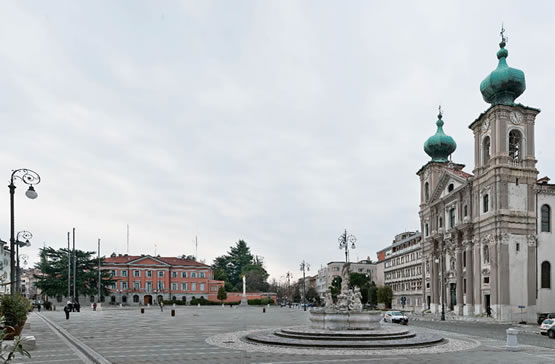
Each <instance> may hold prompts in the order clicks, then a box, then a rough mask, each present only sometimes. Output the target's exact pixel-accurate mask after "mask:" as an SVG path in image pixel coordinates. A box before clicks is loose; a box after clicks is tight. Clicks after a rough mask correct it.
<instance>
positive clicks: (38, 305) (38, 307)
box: [37, 302, 40, 312]
mask: <svg viewBox="0 0 555 364" xmlns="http://www.w3.org/2000/svg"><path fill="white" fill-rule="evenodd" d="M37 310H39V312H40V302H39V303H38V304H37Z"/></svg>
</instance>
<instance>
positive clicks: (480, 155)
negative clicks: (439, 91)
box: [417, 35, 555, 321]
mask: <svg viewBox="0 0 555 364" xmlns="http://www.w3.org/2000/svg"><path fill="white" fill-rule="evenodd" d="M499 46H500V49H499V51H498V52H497V58H498V66H497V68H496V69H495V70H494V71H493V72H491V73H490V75H488V76H487V77H486V78H485V79H484V81H482V83H481V84H480V91H481V93H482V96H483V98H484V100H485V101H486V102H487V103H489V104H490V106H489V108H488V109H487V110H486V111H484V112H483V113H481V114H480V115H479V116H478V118H477V119H476V120H474V121H473V122H472V123H471V124H470V126H469V128H470V129H471V130H472V133H473V136H474V169H473V171H472V173H468V172H465V171H463V169H464V167H465V166H464V165H463V164H458V163H454V162H452V161H451V160H450V156H451V155H452V153H453V152H454V151H455V149H456V143H455V141H454V140H453V138H451V137H450V136H448V135H446V134H445V133H444V131H443V125H444V122H443V120H442V114H441V110H440V114H439V115H438V121H437V122H436V125H437V131H436V134H435V135H433V136H432V137H430V138H429V139H428V140H427V141H426V143H425V144H424V150H425V152H426V153H427V154H428V155H429V156H430V157H431V160H430V161H429V162H428V163H426V164H425V165H424V166H423V167H422V168H420V170H419V171H418V172H417V175H418V176H419V178H420V183H421V199H420V210H419V215H420V221H421V227H422V230H421V231H422V243H423V260H422V269H423V272H424V275H423V285H422V290H423V291H422V293H423V296H424V305H423V306H424V309H429V310H431V311H432V312H435V313H439V312H441V310H442V304H443V305H444V310H445V312H448V311H452V312H454V313H455V314H457V315H464V316H473V315H483V314H487V313H490V314H491V316H492V317H494V318H496V319H498V320H507V321H515V320H519V321H520V320H522V319H524V320H527V321H535V320H536V314H537V313H540V312H555V292H554V290H553V288H552V287H553V280H552V265H553V263H555V238H554V237H553V233H552V230H553V226H552V208H553V207H555V185H553V184H549V179H548V178H547V177H544V178H541V179H539V180H538V178H537V177H538V170H537V169H536V163H537V161H536V158H535V138H534V136H535V122H536V117H537V115H538V114H539V112H540V110H539V109H537V108H533V107H529V106H524V105H522V104H518V103H515V99H516V98H517V97H518V96H520V95H521V94H522V93H523V92H524V90H525V89H526V84H525V78H524V73H523V72H522V71H521V70H518V69H515V68H511V67H509V66H508V65H507V61H506V59H507V57H508V51H507V49H506V48H505V46H506V41H505V38H504V37H503V35H502V41H501V43H500V44H499Z"/></svg>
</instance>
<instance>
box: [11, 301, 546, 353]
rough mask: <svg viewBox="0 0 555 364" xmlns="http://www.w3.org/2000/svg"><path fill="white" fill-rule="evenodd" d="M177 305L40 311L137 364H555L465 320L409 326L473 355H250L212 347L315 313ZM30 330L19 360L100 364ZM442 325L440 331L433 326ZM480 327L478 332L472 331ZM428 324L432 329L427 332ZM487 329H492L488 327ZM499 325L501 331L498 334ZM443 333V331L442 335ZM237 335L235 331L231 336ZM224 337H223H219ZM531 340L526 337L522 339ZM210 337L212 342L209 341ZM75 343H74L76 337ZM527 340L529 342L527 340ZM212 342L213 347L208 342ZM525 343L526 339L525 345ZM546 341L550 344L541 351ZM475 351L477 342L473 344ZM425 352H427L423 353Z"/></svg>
mask: <svg viewBox="0 0 555 364" xmlns="http://www.w3.org/2000/svg"><path fill="white" fill-rule="evenodd" d="M170 310H171V308H170V307H166V308H165V309H164V312H160V310H159V309H158V308H155V307H151V308H147V309H145V313H144V314H141V313H140V310H139V309H138V308H133V309H129V308H123V309H118V308H113V309H105V310H103V311H100V312H99V311H97V312H94V311H91V310H90V309H85V310H82V312H81V313H73V314H72V315H71V319H70V320H69V321H66V320H65V318H64V313H63V312H61V311H56V312H41V314H43V315H44V317H45V318H46V319H48V320H51V321H52V322H53V323H55V324H57V325H58V326H59V327H61V328H62V329H65V330H66V331H67V333H69V334H70V335H71V336H73V337H74V338H76V339H78V340H80V341H81V342H83V343H84V344H86V345H87V346H88V347H90V348H91V349H92V350H94V351H95V352H96V353H98V354H100V355H101V357H103V358H104V359H106V360H107V362H109V363H113V364H123V363H126V364H131V363H137V364H140V363H149V364H152V363H195V364H196V363H212V364H213V363H260V364H262V363H265V364H270V363H273V364H285V363H305V364H309V363H376V362H385V363H412V362H421V363H446V362H449V363H472V364H475V363H504V364H506V363H523V362H526V363H527V364H529V363H549V362H555V349H548V348H547V347H553V346H549V345H551V342H553V343H555V340H553V339H549V338H547V337H543V336H540V335H534V334H530V335H528V336H533V337H534V338H535V339H538V340H539V341H537V342H535V343H536V344H533V345H522V346H521V347H520V349H521V350H520V351H518V352H508V351H506V350H505V341H504V340H505V332H504V330H505V327H504V326H503V325H499V326H500V327H498V328H497V327H496V326H497V325H494V324H481V323H465V324H466V325H468V327H467V326H464V327H461V326H460V325H459V322H449V323H447V324H446V323H445V322H442V323H440V325H436V324H437V323H435V322H424V321H420V322H414V325H410V326H409V329H411V330H417V331H423V332H435V333H439V334H441V335H443V336H444V337H446V338H447V339H448V340H449V339H452V342H455V341H457V340H458V341H462V342H475V343H476V341H479V344H480V345H479V346H478V347H475V348H473V349H471V350H466V351H455V352H442V351H441V348H440V347H435V349H434V350H433V351H430V350H429V349H428V351H427V350H424V349H422V351H412V352H407V351H405V352H403V351H402V350H400V351H389V352H387V353H383V352H380V353H378V352H375V353H372V354H364V355H360V354H359V355H352V353H350V354H349V353H345V354H344V355H331V354H330V355H328V352H322V351H318V352H317V353H314V352H312V351H310V350H307V351H303V350H301V351H295V352H294V353H293V351H288V350H287V349H284V350H283V351H282V350H275V349H273V350H271V351H267V352H265V351H264V348H260V349H258V348H255V350H251V351H248V350H246V349H245V348H244V347H240V346H239V345H237V346H234V345H228V346H216V345H211V344H209V343H208V342H212V341H211V340H212V339H213V338H215V337H216V336H217V335H219V334H224V333H233V332H236V331H250V330H257V329H266V328H274V327H275V328H277V327H286V326H298V325H307V324H308V313H307V312H304V311H301V310H297V309H289V308H278V307H271V308H267V309H266V311H267V312H266V313H262V308H260V307H248V308H238V307H236V308H233V309H230V308H229V307H226V308H222V307H219V306H216V307H200V308H199V307H179V306H178V307H177V308H176V316H175V317H172V316H171V315H170ZM29 321H30V322H31V329H27V330H25V331H24V335H35V336H36V338H37V349H36V350H34V351H32V352H31V354H32V356H33V357H32V358H31V359H18V360H16V361H14V363H53V364H57V363H60V364H62V363H63V364H68V363H85V364H89V363H94V361H91V360H90V359H88V358H87V357H84V355H78V354H77V353H78V350H76V349H75V348H74V347H73V346H72V345H70V344H69V343H68V342H67V340H65V341H64V339H63V338H62V337H60V336H59V335H57V334H56V333H55V332H54V330H52V329H50V328H49V327H48V326H47V325H46V324H45V323H44V321H43V320H42V319H41V318H39V317H38V316H37V315H35V314H32V315H31V316H30V319H29ZM433 325H436V326H433ZM471 325H474V328H472V327H471ZM422 326H426V327H422ZM483 327H485V329H484V328H483ZM493 327H495V329H492V328H493ZM437 330H441V331H437ZM230 335H231V334H230ZM219 336H222V335H219ZM519 336H521V337H524V336H526V335H524V334H523V335H519ZM207 339H208V340H207ZM70 340H71V338H70ZM526 340H528V339H524V341H526ZM549 340H551V341H549ZM207 341H208V342H207ZM521 341H522V340H521ZM539 344H543V345H542V346H546V347H542V346H540V345H539ZM474 346H476V345H474ZM420 352H422V353H420Z"/></svg>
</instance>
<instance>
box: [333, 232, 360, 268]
mask: <svg viewBox="0 0 555 364" xmlns="http://www.w3.org/2000/svg"><path fill="white" fill-rule="evenodd" d="M337 240H338V241H339V249H345V263H349V243H350V244H351V249H355V248H356V245H355V243H356V241H357V238H356V237H355V236H354V235H351V234H347V229H345V232H344V233H343V234H341V235H340V236H339V238H338V239H337Z"/></svg>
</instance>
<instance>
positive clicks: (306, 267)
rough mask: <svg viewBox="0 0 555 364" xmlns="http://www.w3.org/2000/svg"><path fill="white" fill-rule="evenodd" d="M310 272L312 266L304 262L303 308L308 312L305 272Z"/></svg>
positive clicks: (302, 269) (302, 267)
mask: <svg viewBox="0 0 555 364" xmlns="http://www.w3.org/2000/svg"><path fill="white" fill-rule="evenodd" d="M307 270H310V264H308V263H307V262H305V261H304V260H303V261H302V263H301V271H302V272H303V307H304V310H305V311H306V287H305V271H307Z"/></svg>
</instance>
